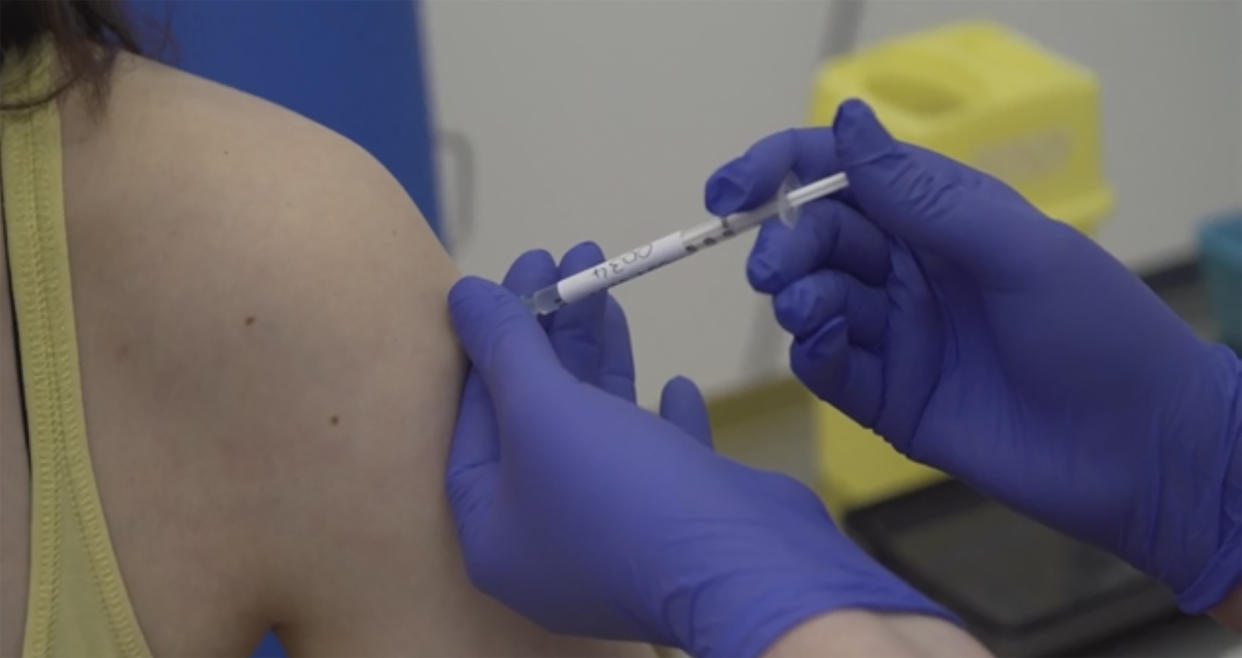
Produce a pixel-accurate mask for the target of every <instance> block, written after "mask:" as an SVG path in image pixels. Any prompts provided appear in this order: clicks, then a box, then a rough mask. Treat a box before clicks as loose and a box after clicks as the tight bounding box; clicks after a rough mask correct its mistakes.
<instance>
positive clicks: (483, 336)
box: [448, 276, 548, 378]
mask: <svg viewBox="0 0 1242 658" xmlns="http://www.w3.org/2000/svg"><path fill="white" fill-rule="evenodd" d="M448 310H449V322H450V324H451V325H452V327H453V331H454V332H455V333H456V334H457V339H458V341H459V342H460V343H461V346H462V349H464V350H465V351H466V354H467V355H468V356H469V357H470V361H471V362H472V363H474V365H475V366H476V367H478V368H479V369H480V370H481V372H482V374H483V375H484V377H485V378H489V377H490V374H491V372H492V369H493V367H494V366H496V365H497V363H498V362H497V360H496V358H495V357H496V354H495V353H494V352H495V351H496V349H497V346H498V345H500V344H501V343H504V344H506V345H509V346H515V345H522V346H525V347H524V348H517V349H516V351H514V350H509V351H508V352H507V353H506V354H505V355H504V356H505V357H506V359H505V360H506V361H509V360H511V359H508V357H511V356H514V355H515V354H518V353H520V352H522V351H523V349H526V350H529V349H531V348H532V347H534V348H535V349H539V348H544V349H548V344H547V336H546V334H544V331H543V328H542V327H541V326H540V325H539V323H538V321H536V319H535V317H534V316H533V315H531V313H530V310H529V309H527V308H526V306H525V305H523V304H522V302H521V300H519V299H518V297H517V295H515V294H514V293H512V292H510V291H509V290H507V289H505V288H503V287H501V286H499V285H497V284H495V283H492V282H491V281H488V280H486V279H481V278H479V277H475V276H466V277H462V278H461V279H460V280H458V281H457V283H455V284H453V287H452V288H450V289H449V294H448Z"/></svg>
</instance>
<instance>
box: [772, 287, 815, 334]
mask: <svg viewBox="0 0 1242 658" xmlns="http://www.w3.org/2000/svg"><path fill="white" fill-rule="evenodd" d="M818 303H819V300H818V299H817V296H816V295H815V291H814V289H812V288H811V287H809V286H805V285H798V281H795V282H793V283H792V284H790V285H789V286H786V287H785V288H784V289H782V290H781V291H780V292H778V293H776V294H775V295H773V297H772V311H773V313H775V314H776V321H777V322H778V323H779V324H780V325H781V327H782V328H784V329H785V331H788V332H789V333H791V334H794V335H795V336H801V335H803V334H805V333H806V332H807V331H808V330H810V329H811V328H812V327H809V326H807V325H808V324H810V319H811V318H812V317H814V316H815V315H816V314H815V310H816V307H817V305H818Z"/></svg>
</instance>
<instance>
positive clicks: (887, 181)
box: [833, 100, 1033, 272]
mask: <svg viewBox="0 0 1242 658" xmlns="http://www.w3.org/2000/svg"><path fill="white" fill-rule="evenodd" d="M833 137H834V141H835V143H836V150H837V158H838V159H839V161H840V165H841V167H842V168H843V169H844V170H845V171H846V175H847V176H849V181H850V193H851V195H852V196H853V198H854V200H855V202H856V203H857V205H858V206H859V209H860V210H861V211H862V212H863V214H864V215H865V216H866V217H867V218H868V219H869V220H871V221H872V222H874V223H875V224H876V225H877V226H879V227H880V228H881V229H883V230H885V231H887V232H888V233H891V234H892V235H894V236H896V237H899V238H901V239H903V240H905V241H906V242H908V243H909V244H910V245H911V246H913V247H922V248H926V249H929V250H931V251H933V252H935V253H937V254H939V255H941V256H943V257H945V258H947V259H949V260H951V261H954V262H955V263H956V264H957V265H958V266H960V267H963V268H965V269H967V270H973V271H976V272H978V271H979V270H980V269H990V268H992V267H995V266H1003V265H1004V263H1005V261H1006V260H1007V259H1008V258H1010V257H1011V256H1012V251H1011V250H1012V249H1014V248H1021V245H1014V244H1013V243H1014V242H1015V241H1020V239H1018V238H1017V237H1016V236H1017V232H1015V231H1014V230H1013V229H1014V228H1015V227H1014V225H1013V222H1014V221H1025V220H1027V219H1028V215H1029V213H1030V212H1031V211H1032V210H1033V209H1032V208H1031V207H1030V206H1029V204H1026V202H1025V201H1023V200H1022V198H1021V196H1019V195H1018V194H1017V193H1016V192H1014V191H1013V190H1011V189H1009V188H1008V187H1007V186H1005V185H1004V183H1001V182H1000V181H998V180H996V179H993V178H991V177H990V176H988V175H987V174H984V173H983V172H980V171H978V170H975V169H972V168H970V167H968V166H966V165H964V164H962V163H960V162H956V161H954V160H951V159H949V158H946V157H944V156H941V155H939V154H936V153H932V152H931V151H927V150H924V149H921V148H918V147H916V146H912V145H909V144H903V143H901V142H898V141H896V140H894V139H893V138H892V137H891V136H889V134H888V131H886V130H885V129H884V127H883V126H882V125H880V122H879V120H877V119H876V116H875V114H874V113H873V112H872V111H871V108H870V107H868V106H867V105H866V104H865V103H863V102H862V101H860V100H848V101H846V102H844V103H842V104H841V107H840V108H838V109H837V117H836V119H835V120H834V121H833Z"/></svg>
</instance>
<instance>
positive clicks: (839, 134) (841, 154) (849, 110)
mask: <svg viewBox="0 0 1242 658" xmlns="http://www.w3.org/2000/svg"><path fill="white" fill-rule="evenodd" d="M832 132H833V137H835V138H836V143H837V157H838V158H839V159H840V161H841V166H842V167H844V168H846V169H849V168H850V167H856V166H858V165H862V164H866V163H868V162H870V161H872V160H875V159H876V158H879V157H881V156H883V155H886V154H888V153H889V152H891V151H892V150H893V147H894V145H895V142H894V141H893V138H892V137H891V136H890V135H889V134H888V131H887V130H885V129H884V126H882V125H880V121H879V119H877V118H876V116H875V113H874V112H872V110H871V107H870V106H868V105H867V104H866V103H864V102H863V101H861V100H859V99H857V98H851V99H849V100H847V101H845V102H844V103H841V105H840V107H838V108H837V116H836V119H834V120H833V122H832Z"/></svg>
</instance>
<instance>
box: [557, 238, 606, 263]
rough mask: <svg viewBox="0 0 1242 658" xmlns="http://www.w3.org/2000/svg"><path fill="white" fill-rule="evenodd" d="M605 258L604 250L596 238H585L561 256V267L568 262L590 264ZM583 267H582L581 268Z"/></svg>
mask: <svg viewBox="0 0 1242 658" xmlns="http://www.w3.org/2000/svg"><path fill="white" fill-rule="evenodd" d="M602 260H604V250H603V249H601V248H600V246H599V244H597V243H596V242H595V241H594V240H584V241H582V242H579V243H578V244H576V245H574V246H572V247H570V248H569V250H568V251H566V252H565V255H564V256H563V257H562V258H561V267H562V268H564V267H565V265H566V264H567V263H574V264H577V263H584V264H585V266H590V265H594V264H597V263H599V262H600V261H602ZM579 269H581V268H579Z"/></svg>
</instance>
